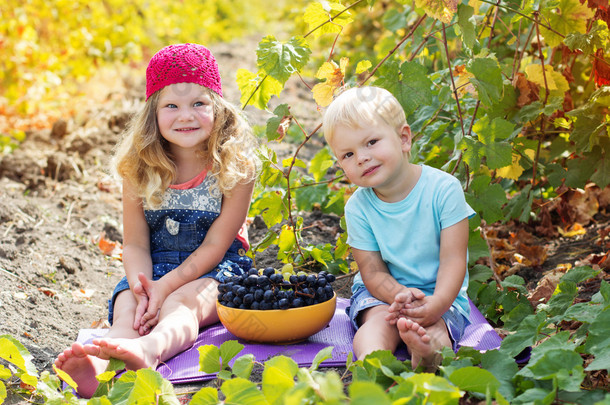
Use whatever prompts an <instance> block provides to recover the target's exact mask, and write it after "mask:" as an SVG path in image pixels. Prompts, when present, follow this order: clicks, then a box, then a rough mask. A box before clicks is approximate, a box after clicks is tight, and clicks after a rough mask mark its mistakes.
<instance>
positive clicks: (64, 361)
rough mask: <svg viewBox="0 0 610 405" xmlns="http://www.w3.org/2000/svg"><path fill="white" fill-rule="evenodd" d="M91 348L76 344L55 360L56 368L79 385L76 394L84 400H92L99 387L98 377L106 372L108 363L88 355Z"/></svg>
mask: <svg viewBox="0 0 610 405" xmlns="http://www.w3.org/2000/svg"><path fill="white" fill-rule="evenodd" d="M89 346H92V345H86V346H83V345H82V344H81V343H79V342H75V343H73V344H72V346H71V347H68V348H67V349H66V350H64V351H63V352H62V353H60V354H59V356H57V359H55V362H54V364H55V367H57V368H58V369H60V370H62V371H64V372H66V373H68V374H69V375H70V377H72V379H73V380H74V382H76V384H78V388H77V390H76V392H78V395H80V396H81V397H83V398H91V397H92V396H93V394H94V393H95V390H96V389H97V386H98V385H99V382H98V381H97V379H96V378H95V376H96V375H98V374H100V373H102V372H104V371H105V370H106V366H107V365H108V361H106V360H103V359H99V358H97V357H93V356H90V355H88V354H87V351H86V350H88V349H90V348H89Z"/></svg>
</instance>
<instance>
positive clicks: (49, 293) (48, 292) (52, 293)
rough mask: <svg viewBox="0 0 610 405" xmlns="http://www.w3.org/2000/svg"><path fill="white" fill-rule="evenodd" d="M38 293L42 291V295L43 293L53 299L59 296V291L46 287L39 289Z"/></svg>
mask: <svg viewBox="0 0 610 405" xmlns="http://www.w3.org/2000/svg"><path fill="white" fill-rule="evenodd" d="M38 291H40V292H41V293H43V294H44V295H46V296H47V297H51V298H54V297H55V295H57V291H55V290H52V289H50V288H46V287H39V288H38Z"/></svg>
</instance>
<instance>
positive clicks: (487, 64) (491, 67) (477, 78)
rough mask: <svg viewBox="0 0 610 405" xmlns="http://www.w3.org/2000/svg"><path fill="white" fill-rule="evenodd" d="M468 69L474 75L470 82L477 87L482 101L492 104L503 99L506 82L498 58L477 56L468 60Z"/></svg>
mask: <svg viewBox="0 0 610 405" xmlns="http://www.w3.org/2000/svg"><path fill="white" fill-rule="evenodd" d="M467 69H468V72H470V73H472V74H473V75H474V77H471V78H470V82H471V83H472V85H473V86H474V87H475V88H476V90H477V94H478V96H479V100H481V103H483V104H484V105H486V106H491V105H492V104H494V103H495V102H496V101H497V100H500V99H502V92H503V90H504V83H503V81H502V70H501V69H500V66H499V65H498V61H497V60H495V59H494V58H490V57H487V58H475V59H473V60H471V61H469V62H468V66H467Z"/></svg>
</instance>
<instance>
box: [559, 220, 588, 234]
mask: <svg viewBox="0 0 610 405" xmlns="http://www.w3.org/2000/svg"><path fill="white" fill-rule="evenodd" d="M557 232H559V234H560V235H561V236H564V237H566V238H572V237H574V236H578V235H584V234H586V233H587V231H586V230H585V228H583V227H582V225H581V224H579V223H576V224H574V225H572V226H569V227H568V228H567V229H565V230H564V229H563V228H562V227H560V226H558V227H557Z"/></svg>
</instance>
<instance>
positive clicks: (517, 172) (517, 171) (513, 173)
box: [496, 155, 523, 180]
mask: <svg viewBox="0 0 610 405" xmlns="http://www.w3.org/2000/svg"><path fill="white" fill-rule="evenodd" d="M520 160H521V156H519V155H513V163H512V164H511V165H508V166H505V167H502V168H500V169H498V170H497V171H496V174H497V175H498V176H500V177H504V178H505V179H513V180H519V177H520V176H521V174H522V173H523V167H521V165H520V164H519V161H520Z"/></svg>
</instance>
